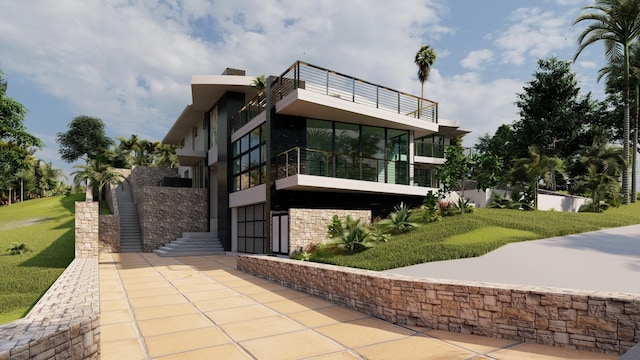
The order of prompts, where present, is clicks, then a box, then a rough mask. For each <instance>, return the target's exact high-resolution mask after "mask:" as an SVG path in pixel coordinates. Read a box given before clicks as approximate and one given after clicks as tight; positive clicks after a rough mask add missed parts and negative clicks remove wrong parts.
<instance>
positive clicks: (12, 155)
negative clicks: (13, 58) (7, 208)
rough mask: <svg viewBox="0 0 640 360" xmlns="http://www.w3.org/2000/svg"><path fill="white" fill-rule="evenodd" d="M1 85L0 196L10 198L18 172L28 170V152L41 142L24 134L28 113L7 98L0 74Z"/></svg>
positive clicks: (19, 104) (21, 106)
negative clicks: (5, 193) (3, 193)
mask: <svg viewBox="0 0 640 360" xmlns="http://www.w3.org/2000/svg"><path fill="white" fill-rule="evenodd" d="M0 84H2V86H0V194H1V193H2V192H4V191H7V192H8V193H9V194H10V193H11V190H12V189H13V187H14V185H13V184H14V183H15V181H16V180H17V179H18V174H19V173H20V171H21V170H23V169H27V168H28V167H29V162H28V155H29V154H30V149H31V148H33V147H36V148H41V147H42V142H41V141H40V139H38V138H37V137H35V136H33V135H31V134H30V133H29V132H27V129H26V126H25V125H24V120H25V116H26V114H27V110H26V109H25V108H24V106H23V105H22V104H21V103H19V102H17V101H15V100H14V99H13V98H10V97H8V96H7V82H6V80H4V73H3V72H2V70H0ZM9 198H11V195H9Z"/></svg>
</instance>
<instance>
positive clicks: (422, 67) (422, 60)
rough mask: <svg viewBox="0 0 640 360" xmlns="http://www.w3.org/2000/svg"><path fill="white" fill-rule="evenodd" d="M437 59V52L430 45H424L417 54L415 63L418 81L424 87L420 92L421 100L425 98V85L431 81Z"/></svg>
mask: <svg viewBox="0 0 640 360" xmlns="http://www.w3.org/2000/svg"><path fill="white" fill-rule="evenodd" d="M437 58H438V56H437V55H436V52H435V50H433V49H432V48H431V47H430V46H429V45H422V46H421V47H420V49H419V50H418V52H417V53H416V57H415V59H414V62H415V64H416V65H417V66H418V80H420V84H421V86H422V89H421V91H420V97H421V98H424V83H426V82H427V80H428V79H429V73H430V72H431V66H433V64H434V63H435V62H436V59H437Z"/></svg>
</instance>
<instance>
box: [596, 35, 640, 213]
mask: <svg viewBox="0 0 640 360" xmlns="http://www.w3.org/2000/svg"><path fill="white" fill-rule="evenodd" d="M629 71H630V78H629V80H630V87H631V86H632V87H633V89H634V98H635V100H634V101H633V104H634V108H635V109H634V111H633V129H630V130H632V131H633V140H632V146H631V149H632V150H631V151H630V153H631V154H630V155H631V202H632V203H635V202H637V198H638V196H637V191H636V189H637V186H636V184H637V174H636V165H637V164H636V163H637V154H638V150H637V149H638V117H639V116H640V43H638V42H634V43H633V44H631V46H630V47H629ZM623 74H624V56H623V55H622V54H620V53H619V52H618V53H617V54H616V55H615V56H614V57H612V59H611V61H610V62H609V64H607V66H605V67H603V68H602V69H600V70H598V81H600V79H602V78H603V77H606V78H607V88H608V89H614V90H615V89H620V88H621V87H622V86H621V84H622V83H623V80H624V76H623ZM630 108H631V106H630Z"/></svg>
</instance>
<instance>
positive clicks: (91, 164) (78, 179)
mask: <svg viewBox="0 0 640 360" xmlns="http://www.w3.org/2000/svg"><path fill="white" fill-rule="evenodd" d="M74 168H77V169H78V170H76V171H74V172H72V173H71V175H73V176H74V178H73V181H74V183H75V185H76V186H80V185H81V183H82V182H86V184H87V186H94V187H95V188H96V189H97V190H98V204H100V202H101V201H102V189H103V188H104V186H105V185H108V184H113V183H119V182H122V181H124V180H125V178H124V175H122V174H121V173H119V172H118V171H116V170H115V169H114V168H113V167H111V166H109V165H107V164H105V163H103V162H101V161H100V159H90V160H89V161H88V162H87V164H86V165H75V166H74Z"/></svg>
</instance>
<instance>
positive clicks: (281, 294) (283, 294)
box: [248, 289, 309, 304]
mask: <svg viewBox="0 0 640 360" xmlns="http://www.w3.org/2000/svg"><path fill="white" fill-rule="evenodd" d="M248 296H250V297H252V298H253V299H255V300H256V301H259V302H263V303H265V304H266V303H270V302H275V301H282V300H287V299H297V298H301V297H305V296H309V295H307V294H305V293H303V292H300V291H295V290H291V289H286V290H280V291H273V292H263V293H258V294H250V295H248Z"/></svg>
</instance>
